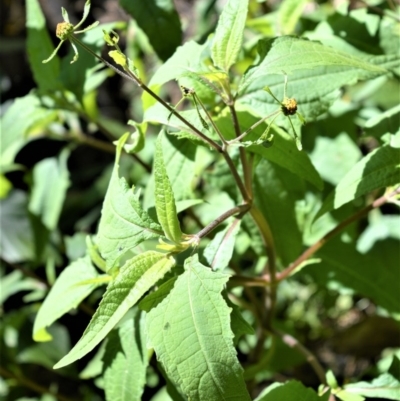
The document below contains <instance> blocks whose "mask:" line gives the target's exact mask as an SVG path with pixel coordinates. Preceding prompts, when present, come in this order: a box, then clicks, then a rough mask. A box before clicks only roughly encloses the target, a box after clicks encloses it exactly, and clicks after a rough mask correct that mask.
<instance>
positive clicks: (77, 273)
mask: <svg viewBox="0 0 400 401" xmlns="http://www.w3.org/2000/svg"><path fill="white" fill-rule="evenodd" d="M98 277H99V274H98V273H97V271H96V269H95V268H94V267H93V265H92V263H91V262H90V258H89V257H88V256H86V257H84V258H80V259H78V260H77V261H75V262H73V263H71V264H70V265H69V266H67V267H66V268H65V269H64V270H63V271H62V272H61V274H60V276H59V277H58V278H57V280H56V282H55V284H54V286H53V287H52V288H51V290H50V292H49V294H48V295H47V297H46V299H45V300H44V302H43V304H42V306H41V307H40V309H39V312H38V314H37V315H36V319H35V324H34V326H33V339H34V340H35V341H50V340H51V339H52V338H51V336H50V335H49V333H48V332H47V331H46V327H49V326H50V325H51V324H52V323H54V322H55V321H56V320H58V319H59V318H60V317H61V316H62V315H64V314H66V313H68V312H69V311H70V310H71V309H74V308H77V307H78V305H79V304H80V303H81V302H82V301H83V300H84V299H85V298H86V297H87V296H88V295H89V294H90V293H91V292H92V291H93V290H94V289H95V288H96V287H98V286H100V285H102V284H104V282H103V283H102V282H101V281H98V282H96V281H95V280H94V279H96V278H98Z"/></svg>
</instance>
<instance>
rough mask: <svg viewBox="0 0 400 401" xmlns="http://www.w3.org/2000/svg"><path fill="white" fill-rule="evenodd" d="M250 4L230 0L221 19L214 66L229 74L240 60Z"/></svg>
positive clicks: (217, 34)
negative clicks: (230, 69)
mask: <svg viewBox="0 0 400 401" xmlns="http://www.w3.org/2000/svg"><path fill="white" fill-rule="evenodd" d="M248 3H249V2H248V0H229V1H228V3H227V4H226V5H225V7H224V8H223V10H222V13H221V16H220V17H219V20H218V25H217V29H216V31H215V36H214V40H213V45H212V48H211V57H212V59H213V62H214V65H215V66H216V67H218V68H220V69H221V70H224V71H225V72H228V71H229V68H230V67H231V66H232V65H233V64H234V63H235V62H236V61H237V59H238V56H239V52H240V50H241V47H242V41H243V31H244V26H245V23H246V17H247V9H248Z"/></svg>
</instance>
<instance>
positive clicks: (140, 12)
mask: <svg viewBox="0 0 400 401" xmlns="http://www.w3.org/2000/svg"><path fill="white" fill-rule="evenodd" d="M120 4H121V6H122V7H123V8H124V9H125V11H126V12H127V13H128V14H130V15H131V16H132V17H133V18H134V19H135V20H136V23H137V24H138V26H139V27H140V28H141V29H143V31H144V32H145V33H146V35H147V37H148V38H149V41H150V43H151V45H152V46H153V49H154V50H155V52H156V53H157V55H158V56H159V57H160V58H161V60H164V61H165V60H167V59H168V58H169V57H170V56H171V55H172V54H173V53H174V51H175V49H176V48H177V47H178V46H179V45H180V44H181V41H182V30H181V23H180V21H179V15H178V13H177V12H176V10H175V8H174V3H173V1H172V0H147V1H145V2H144V1H142V0H121V1H120Z"/></svg>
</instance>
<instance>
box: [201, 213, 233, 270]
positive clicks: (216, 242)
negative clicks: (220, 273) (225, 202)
mask: <svg viewBox="0 0 400 401" xmlns="http://www.w3.org/2000/svg"><path fill="white" fill-rule="evenodd" d="M239 229H240V220H238V219H234V220H233V222H232V223H231V224H229V225H228V226H227V227H226V228H225V229H224V230H222V231H220V232H218V233H217V234H216V235H215V237H214V238H213V239H212V241H211V242H209V243H208V244H207V246H206V248H205V249H204V253H203V256H204V259H205V260H206V262H207V264H208V266H210V267H211V268H212V269H213V270H223V269H225V268H226V267H228V265H229V261H230V260H231V258H232V254H233V250H234V247H235V239H236V235H237V233H238V232H239Z"/></svg>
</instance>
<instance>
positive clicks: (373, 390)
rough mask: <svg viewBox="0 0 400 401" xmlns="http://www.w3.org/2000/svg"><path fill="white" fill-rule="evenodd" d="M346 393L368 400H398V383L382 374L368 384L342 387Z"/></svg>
mask: <svg viewBox="0 0 400 401" xmlns="http://www.w3.org/2000/svg"><path fill="white" fill-rule="evenodd" d="M344 388H345V390H346V392H349V393H352V394H359V395H362V396H364V397H368V398H382V399H385V400H396V401H398V400H400V381H399V379H398V378H397V379H396V378H395V377H393V376H392V375H391V374H389V373H383V374H381V375H380V376H379V377H377V378H376V379H374V380H372V382H371V383H368V382H358V383H352V384H347V385H345V386H344Z"/></svg>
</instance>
